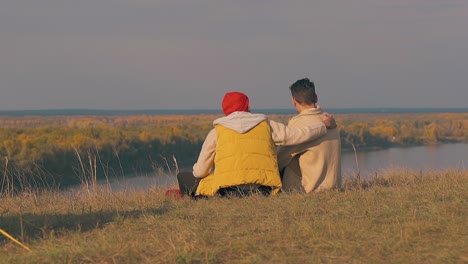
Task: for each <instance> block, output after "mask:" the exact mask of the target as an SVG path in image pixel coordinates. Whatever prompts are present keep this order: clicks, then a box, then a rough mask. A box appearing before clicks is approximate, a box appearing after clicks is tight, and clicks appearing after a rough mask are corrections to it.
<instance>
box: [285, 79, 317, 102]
mask: <svg viewBox="0 0 468 264" xmlns="http://www.w3.org/2000/svg"><path fill="white" fill-rule="evenodd" d="M289 90H291V95H292V97H293V98H294V99H295V100H296V101H297V102H298V103H300V104H302V105H311V104H315V103H317V94H316V93H315V85H314V83H313V82H311V81H310V80H309V79H308V78H304V79H300V80H297V81H296V82H295V83H293V84H292V85H291V86H289Z"/></svg>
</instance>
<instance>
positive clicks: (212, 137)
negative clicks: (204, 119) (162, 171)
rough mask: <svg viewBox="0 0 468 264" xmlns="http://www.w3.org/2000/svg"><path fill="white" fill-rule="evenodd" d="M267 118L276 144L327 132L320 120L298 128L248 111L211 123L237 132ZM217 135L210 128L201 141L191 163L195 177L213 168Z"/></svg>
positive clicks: (207, 172) (312, 138)
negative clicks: (196, 158) (195, 158)
mask: <svg viewBox="0 0 468 264" xmlns="http://www.w3.org/2000/svg"><path fill="white" fill-rule="evenodd" d="M265 120H267V121H268V122H269V124H270V128H271V129H270V130H271V138H272V139H273V142H275V144H276V145H284V146H289V145H295V144H300V143H303V142H306V141H310V140H314V139H317V138H319V137H321V136H324V135H325V134H326V133H327V128H326V127H325V125H324V124H323V123H322V122H315V123H314V124H310V125H308V126H302V127H300V128H289V127H287V126H285V125H284V124H281V123H278V122H275V121H272V120H268V118H267V117H266V116H265V115H263V114H252V113H249V112H234V113H232V114H230V115H228V116H225V117H221V118H218V119H216V120H215V121H214V122H213V125H217V124H220V125H223V126H224V127H227V128H229V129H232V130H234V131H237V132H239V133H245V132H247V131H249V130H250V129H252V128H253V127H255V126H257V125H258V124H260V123H261V122H263V121H265ZM216 143H217V135H216V129H214V128H213V129H212V130H211V131H210V132H209V133H208V136H207V137H206V139H205V142H203V146H202V149H201V151H200V155H199V156H198V160H197V163H195V165H193V175H194V176H195V177H197V178H204V177H206V176H208V175H209V174H210V173H211V171H212V170H213V168H214V159H215V155H216Z"/></svg>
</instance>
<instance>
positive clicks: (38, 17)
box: [0, 0, 468, 110]
mask: <svg viewBox="0 0 468 264" xmlns="http://www.w3.org/2000/svg"><path fill="white" fill-rule="evenodd" d="M467 28H468V1H466V0H406V1H403V0H352V1H351V0H317V1H312V0H302V1H298V0H288V1H284V0H206V1H197V0H184V1H182V0H161V1H158V0H1V2H0V110H18V109H57V108H93V109H217V108H219V107H220V102H221V99H222V97H223V95H224V93H225V92H227V91H232V90H238V91H243V92H246V93H247V94H248V95H249V97H250V99H251V105H252V108H253V109H256V108H257V109H260V108H290V107H291V102H290V94H289V90H288V87H289V85H290V84H291V83H293V82H294V81H295V80H297V79H299V78H304V77H309V78H310V79H311V80H313V81H315V83H316V86H317V93H318V96H319V103H320V104H321V105H322V106H323V107H325V108H339V107H346V108H348V107H468V102H467V101H468V29H467Z"/></svg>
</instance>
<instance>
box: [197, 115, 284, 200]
mask: <svg viewBox="0 0 468 264" xmlns="http://www.w3.org/2000/svg"><path fill="white" fill-rule="evenodd" d="M215 128H216V133H217V143H216V156H215V161H214V162H215V170H214V173H213V174H210V175H208V176H207V177H205V178H203V179H202V180H201V181H200V184H199V185H198V188H197V195H205V196H214V195H216V193H217V192H218V190H219V189H220V188H226V187H231V186H237V185H241V184H260V185H263V186H271V187H273V190H272V192H271V193H272V194H276V193H278V191H279V190H280V189H281V179H280V176H279V170H278V162H277V159H276V148H275V144H274V142H273V140H272V139H271V133H270V126H269V124H268V122H267V121H263V122H261V123H260V124H258V125H257V126H256V127H254V128H252V129H251V130H250V131H248V132H247V133H244V134H240V133H238V132H236V131H234V130H231V129H229V128H226V127H224V126H222V125H216V126H215Z"/></svg>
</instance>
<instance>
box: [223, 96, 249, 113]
mask: <svg viewBox="0 0 468 264" xmlns="http://www.w3.org/2000/svg"><path fill="white" fill-rule="evenodd" d="M235 111H244V112H247V111H249V97H247V95H245V94H243V93H240V92H230V93H226V94H225V95H224V99H223V112H224V114H225V115H230V114H231V113H232V112H235Z"/></svg>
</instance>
